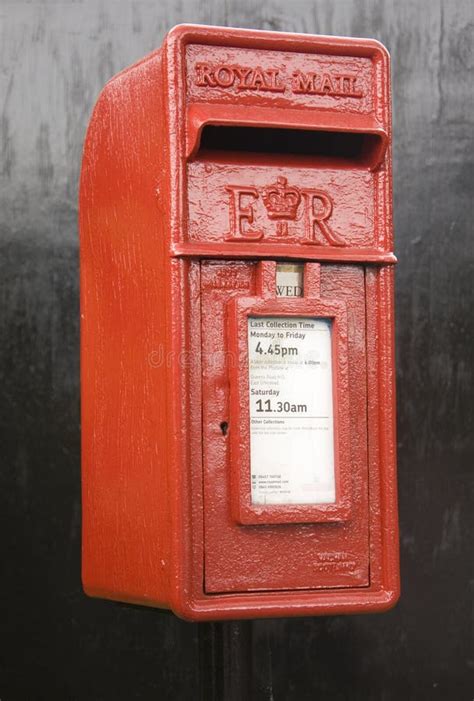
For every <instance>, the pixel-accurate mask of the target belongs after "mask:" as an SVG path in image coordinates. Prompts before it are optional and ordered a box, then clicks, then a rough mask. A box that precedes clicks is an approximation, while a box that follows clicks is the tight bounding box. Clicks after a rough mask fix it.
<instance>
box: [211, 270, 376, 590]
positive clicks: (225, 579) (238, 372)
mask: <svg viewBox="0 0 474 701" xmlns="http://www.w3.org/2000/svg"><path fill="white" fill-rule="evenodd" d="M261 265H262V264H260V266H261ZM263 265H265V264H263ZM260 266H259V264H256V263H254V262H242V261H229V260H221V261H215V260H205V261H203V262H202V263H201V264H200V277H201V309H202V319H201V324H202V334H201V336H202V368H203V370H202V373H203V383H202V387H203V464H204V503H205V509H204V531H205V537H204V553H205V563H204V572H205V590H206V591H207V592H210V593H217V592H244V591H252V590H253V591H255V590H269V591H270V590H285V589H315V588H325V587H330V588H334V587H363V586H367V585H368V583H369V562H368V553H369V547H368V538H369V533H368V523H369V519H368V465H367V411H366V406H367V397H366V385H367V370H366V369H367V363H366V331H365V315H366V310H365V281H364V269H363V267H362V266H357V265H350V266H348V265H345V266H338V265H322V266H319V265H318V264H310V263H307V264H306V268H309V267H311V268H313V269H315V272H316V274H313V275H312V276H310V275H305V276H304V278H305V280H304V295H305V297H304V299H306V300H308V301H309V307H308V310H309V312H310V313H311V311H312V314H311V316H307V315H304V316H302V315H300V314H298V316H297V317H295V316H294V315H292V316H288V317H286V318H287V319H288V320H292V321H291V322H290V323H287V322H285V323H284V324H283V328H284V329H288V328H290V329H293V328H294V327H295V323H296V325H297V328H300V327H301V329H302V331H293V330H290V331H288V330H284V331H283V334H281V335H282V339H283V340H282V341H281V343H280V344H279V343H278V342H277V343H275V336H276V333H275V332H274V331H270V332H262V334H260V337H261V338H262V341H261V342H260V348H259V350H260V351H262V352H263V353H265V354H267V353H268V351H270V353H272V349H273V351H274V350H275V349H276V350H277V352H279V353H280V354H281V352H282V350H283V349H284V350H283V353H285V355H286V357H283V358H282V359H281V366H282V368H285V367H286V366H287V364H288V362H289V363H292V364H293V365H295V364H297V365H298V358H297V357H296V354H297V352H298V343H299V342H301V338H302V337H304V336H305V330H304V328H305V324H304V322H301V323H300V321H299V320H300V319H304V318H308V319H311V318H312V317H313V316H314V313H315V312H314V309H316V310H317V304H316V307H314V306H312V305H311V302H312V303H313V305H314V304H315V301H316V300H317V299H318V298H320V299H321V300H323V301H326V302H327V303H330V302H331V301H333V300H337V301H338V302H339V303H341V302H342V303H343V305H344V306H345V307H346V309H347V316H346V319H347V379H348V387H349V397H348V398H347V399H348V401H347V407H348V413H349V417H348V427H347V428H348V431H349V434H347V429H346V430H344V431H343V436H344V441H346V442H347V443H346V445H350V458H349V459H350V474H349V479H348V484H347V485H346V490H347V493H346V495H345V497H346V506H348V507H349V509H348V510H347V509H346V517H344V515H343V517H342V518H341V517H338V514H337V513H336V514H333V516H332V517H331V516H329V518H331V520H326V518H328V516H327V515H326V518H323V517H322V516H321V514H314V513H313V514H312V513H311V512H312V508H311V506H310V505H308V504H305V505H304V506H300V507H299V513H298V511H297V512H296V513H294V514H291V513H290V514H288V513H286V515H283V516H280V517H279V515H278V513H279V511H278V510H280V512H281V504H282V503H283V504H284V502H285V496H284V494H285V491H286V492H288V485H285V484H282V475H281V471H279V470H278V465H273V466H270V465H269V474H268V476H265V475H260V481H261V483H262V484H263V488H264V490H265V488H266V492H267V494H269V497H270V498H271V495H272V494H273V495H275V493H276V494H278V493H279V492H280V493H281V494H282V496H281V498H280V499H277V503H276V504H270V505H269V506H267V507H266V510H267V515H265V513H263V514H262V513H260V514H259V516H260V518H258V519H257V518H256V519H255V520H254V522H253V523H246V524H245V525H242V523H239V522H238V521H239V520H240V519H239V518H238V516H237V519H236V518H235V515H236V510H235V509H234V510H233V511H234V513H231V508H230V504H232V503H235V501H236V499H238V498H239V495H238V491H239V479H234V478H233V476H235V472H240V471H241V470H242V469H244V466H243V465H242V464H241V462H242V461H240V464H238V460H239V456H238V455H236V454H235V453H234V451H233V450H232V448H231V442H232V438H233V437H234V436H233V432H238V431H239V426H238V425H236V423H237V424H238V423H239V422H240V421H242V422H243V423H244V425H245V424H246V425H248V415H246V416H243V417H241V416H239V413H240V412H238V411H237V412H233V411H232V401H231V395H232V391H233V389H234V390H235V387H233V380H235V382H236V383H237V382H238V378H239V377H240V376H242V377H243V382H244V385H245V383H246V381H247V367H248V366H247V367H246V363H245V362H244V361H245V357H242V355H240V356H239V353H238V350H237V349H235V348H233V347H232V340H231V338H230V337H229V333H228V329H227V326H228V319H227V316H228V314H229V300H230V299H231V298H234V299H236V298H239V297H244V298H255V300H259V299H260V298H261V297H259V289H258V288H259V282H258V278H259V274H260V271H259V267H260ZM272 284H273V285H275V281H274V279H273V281H272V280H271V279H270V285H272ZM311 286H314V287H315V288H316V289H311ZM318 287H319V289H317V288H318ZM308 288H310V289H308ZM266 292H268V299H269V300H270V299H271V296H270V295H271V292H272V291H271V289H270V290H267V291H266ZM276 294H277V290H276V287H275V286H274V289H273V296H274V297H275V299H276ZM275 309H276V310H277V311H275V312H273V314H272V315H271V316H266V317H265V319H269V318H270V319H273V318H274V319H278V318H280V317H279V316H278V314H279V312H278V302H277V303H276V307H275ZM280 313H281V312H280ZM290 314H291V308H290ZM295 318H296V319H297V321H296V322H295V321H294V320H295ZM269 328H271V329H274V328H275V324H274V323H273V324H269ZM258 339H259V334H254V336H253V337H252V338H251V340H250V343H252V344H254V346H255V347H257V344H258V343H259V340H258ZM262 342H263V348H262ZM303 343H304V341H303ZM247 360H248V358H247ZM340 360H341V359H340ZM301 362H305V361H304V360H302V361H301ZM300 369H301V368H300ZM309 371H311V367H310V368H309ZM264 384H265V383H264ZM267 385H268V383H266V384H265V386H267ZM270 386H271V381H270ZM246 389H248V388H245V389H244V391H246ZM264 391H265V390H263V391H262V395H257V396H262V397H263V399H260V404H259V405H258V406H257V411H258V408H260V410H261V413H262V421H261V422H260V425H259V423H257V426H256V430H260V433H262V432H263V438H262V445H263V446H265V445H267V446H268V450H269V451H271V444H272V443H273V442H274V441H275V440H278V435H279V434H282V433H284V434H285V438H286V440H293V441H294V449H295V451H296V452H297V451H298V445H299V444H300V445H301V442H302V441H304V437H303V438H302V439H301V440H299V438H298V437H301V435H302V432H306V433H307V432H308V431H311V430H312V429H313V433H314V432H317V431H318V429H321V428H322V427H321V426H319V425H318V418H319V417H314V416H309V415H308V409H310V411H311V407H309V406H308V405H307V404H298V403H297V402H295V403H291V401H287V399H286V397H284V396H281V390H279V389H273V390H272V389H270V390H267V391H269V392H270V393H271V394H269V395H266V394H263V392H264ZM268 396H269V397H270V399H267V398H266V397H268ZM290 399H292V398H290ZM254 401H256V402H258V401H259V400H258V399H256V400H254ZM334 401H335V403H337V401H338V396H337V393H336V392H334ZM265 402H266V403H265ZM266 409H268V411H265V410H266ZM279 409H280V411H278V410H279ZM337 409H338V407H337V406H335V407H334V416H337ZM233 414H234V415H233ZM252 423H255V422H252ZM319 423H321V422H319ZM339 428H340V429H341V428H342V427H341V426H339ZM244 432H245V431H244ZM264 449H265V448H264ZM339 457H340V458H342V456H339ZM299 459H300V460H301V461H304V456H303V455H301V456H300V458H299ZM244 462H245V465H246V466H245V469H247V470H248V471H250V464H249V463H250V461H248V462H247V461H244ZM236 463H237V464H236ZM341 468H342V466H341V465H340V464H339V469H341ZM241 476H242V478H243V481H244V482H245V477H246V475H241ZM250 477H251V476H250V474H248V478H249V480H250ZM283 481H284V480H283ZM339 483H340V480H339ZM285 486H286V487H287V489H286V490H285ZM290 487H291V485H290ZM232 490H235V493H234V494H232V493H230V492H231V491H232ZM289 500H291V495H290V497H289ZM308 511H309V515H308ZM349 513H350V518H348V515H349ZM310 519H313V522H304V521H309V520H310ZM332 519H334V520H332ZM272 521H273V522H272ZM275 521H276V522H275ZM262 541H264V542H265V547H262Z"/></svg>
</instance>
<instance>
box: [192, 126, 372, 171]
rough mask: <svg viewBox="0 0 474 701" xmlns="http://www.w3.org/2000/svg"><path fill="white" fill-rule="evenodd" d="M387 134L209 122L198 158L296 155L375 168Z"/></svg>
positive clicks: (202, 138) (326, 162)
mask: <svg viewBox="0 0 474 701" xmlns="http://www.w3.org/2000/svg"><path fill="white" fill-rule="evenodd" d="M384 137H385V135H384V134H383V133H368V132H354V131H319V130H313V129H285V128H274V127H249V126H220V125H213V124H207V125H205V126H204V127H203V129H202V132H201V140H200V147H199V151H198V158H199V157H202V156H204V157H209V156H211V153H212V155H213V156H214V155H216V152H218V153H223V152H228V153H233V152H237V153H243V152H245V153H252V154H266V155H267V154H273V155H275V156H288V155H294V156H302V157H307V158H310V159H311V160H313V161H316V162H317V163H321V164H322V165H324V164H328V163H331V164H334V165H337V166H338V167H341V166H344V165H347V166H349V167H362V168H370V169H373V168H375V167H377V165H378V164H379V163H380V161H381V160H382V158H383V155H384V152H385V138H384Z"/></svg>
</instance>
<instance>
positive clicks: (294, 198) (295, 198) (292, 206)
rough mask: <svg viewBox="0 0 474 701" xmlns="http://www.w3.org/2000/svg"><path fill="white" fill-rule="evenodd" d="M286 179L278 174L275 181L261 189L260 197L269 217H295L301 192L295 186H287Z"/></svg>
mask: <svg viewBox="0 0 474 701" xmlns="http://www.w3.org/2000/svg"><path fill="white" fill-rule="evenodd" d="M287 182H288V181H287V179H286V178H283V177H282V176H279V177H278V178H277V181H276V183H273V185H269V186H268V187H266V188H265V189H264V191H263V195H262V199H263V203H264V205H265V207H266V210H267V213H268V218H269V219H296V213H297V211H298V206H299V204H300V202H301V193H300V191H299V190H298V188H297V187H292V186H291V185H290V186H289V187H288V185H287Z"/></svg>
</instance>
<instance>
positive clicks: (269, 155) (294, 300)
mask: <svg viewBox="0 0 474 701" xmlns="http://www.w3.org/2000/svg"><path fill="white" fill-rule="evenodd" d="M390 138H391V124H390V83H389V58H388V54H387V52H386V50H385V49H384V47H383V46H381V45H380V44H379V43H378V42H376V41H371V40H366V39H345V38H344V39H343V38H336V37H318V36H304V35H292V34H280V33H273V32H259V31H248V30H236V29H223V28H213V27H198V26H179V27H176V28H175V29H173V30H172V31H171V32H170V33H169V34H168V36H167V37H166V39H165V41H164V44H163V46H162V48H161V49H160V50H159V51H156V52H154V53H152V54H150V55H149V56H147V57H146V58H144V59H143V60H142V61H140V62H139V63H137V64H136V65H134V66H132V67H131V68H129V69H127V70H125V71H123V72H122V73H120V74H119V75H118V76H116V77H115V78H113V79H112V80H111V81H110V82H109V83H108V84H107V86H106V87H105V88H104V90H103V92H102V94H101V96H100V98H99V100H98V102H97V105H96V107H95V110H94V114H93V117H92V120H91V123H90V126H89V130H88V133H87V139H86V144H85V149H84V161H83V168H82V177H81V193H80V229H81V319H82V436H83V448H82V450H83V581H84V587H85V590H86V592H87V593H88V594H90V595H92V596H98V597H105V598H109V599H116V600H120V601H129V602H135V603H141V604H147V605H150V606H159V607H167V608H171V609H172V610H173V611H174V612H175V613H177V614H178V615H180V616H182V617H184V618H187V619H191V620H209V619H226V618H227V619H232V618H251V617H269V616H293V615H298V616H302V615H317V614H325V615H327V614H331V613H334V614H340V613H361V612H372V611H382V610H385V609H387V608H389V607H390V606H392V605H393V604H394V603H395V601H396V600H397V597H398V592H399V574H398V527H397V504H396V482H395V478H396V475H395V404H394V353H393V264H394V263H395V257H394V255H393V252H392V247H393V246H392V243H393V242H392V214H391V159H390Z"/></svg>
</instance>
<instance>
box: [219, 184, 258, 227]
mask: <svg viewBox="0 0 474 701" xmlns="http://www.w3.org/2000/svg"><path fill="white" fill-rule="evenodd" d="M225 189H226V191H227V192H228V193H229V194H230V232H229V233H228V234H227V235H226V237H225V239H226V241H257V240H258V239H261V238H262V236H263V232H262V231H251V230H249V229H246V228H245V223H246V222H247V224H253V220H254V206H253V204H252V203H250V204H248V206H246V207H245V206H243V203H242V198H243V197H250V198H251V199H253V200H258V197H259V195H258V190H257V188H255V187H241V186H240V185H228V186H227V187H226V188H225Z"/></svg>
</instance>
